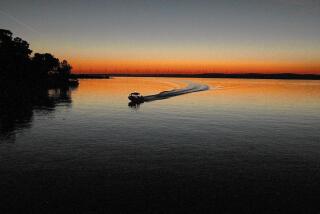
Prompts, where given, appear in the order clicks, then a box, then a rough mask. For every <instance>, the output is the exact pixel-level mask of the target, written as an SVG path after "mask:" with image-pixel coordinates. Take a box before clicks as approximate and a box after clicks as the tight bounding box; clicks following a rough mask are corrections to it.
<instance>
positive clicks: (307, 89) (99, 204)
mask: <svg viewBox="0 0 320 214" xmlns="http://www.w3.org/2000/svg"><path fill="white" fill-rule="evenodd" d="M190 83H192V84H197V85H207V86H208V87H209V90H206V91H200V92H196V93H190V94H184V95H181V96H174V97H171V98H169V99H164V100H156V101H152V102H147V103H143V104H141V105H135V106H131V107H130V106H128V99H127V96H128V94H129V93H131V92H133V91H138V92H140V93H142V94H143V95H152V94H157V93H159V92H161V91H168V90H172V89H179V88H184V87H187V86H188V84H190ZM30 97H34V96H30ZM27 98H28V99H29V96H27ZM27 98H25V99H27ZM26 103H27V104H26ZM0 109H1V111H0V115H1V117H0V119H1V120H0V142H1V143H0V175H1V177H0V199H1V200H0V208H1V210H2V213H10V212H11V211H16V212H17V211H18V212H20V213H61V212H69V213H107V212H111V213H133V212H142V213H150V212H151V213H177V212H179V211H183V212H186V213H208V212H214V211H216V212H218V213H233V212H237V213H288V212H297V213H318V212H320V206H319V203H318V201H319V198H320V197H319V195H320V184H319V182H318V181H319V180H320V114H319V113H320V81H302V80H240V79H179V78H113V79H107V80H81V81H80V86H79V87H78V88H76V89H73V90H50V91H49V93H45V95H43V94H42V95H41V96H37V99H33V101H32V102H31V101H30V102H26V101H25V100H22V101H21V97H20V99H16V100H15V101H12V102H9V103H8V102H6V103H4V102H2V103H1V108H0Z"/></svg>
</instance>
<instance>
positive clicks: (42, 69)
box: [0, 29, 77, 86]
mask: <svg viewBox="0 0 320 214" xmlns="http://www.w3.org/2000/svg"><path fill="white" fill-rule="evenodd" d="M31 53H32V50H30V48H29V44H28V42H26V41H25V40H23V39H21V38H19V37H13V35H12V32H11V31H9V30H4V29H0V82H1V83H10V84H12V82H19V83H23V84H24V85H30V83H32V85H37V86H39V85H42V86H43V85H44V86H57V85H59V86H61V85H64V86H65V85H70V84H77V82H76V81H72V80H70V74H71V69H72V67H71V65H70V64H69V63H68V62H67V61H66V60H63V61H62V62H60V61H59V59H58V58H55V57H54V56H53V55H52V54H50V53H45V54H40V53H35V54H34V55H33V56H31Z"/></svg>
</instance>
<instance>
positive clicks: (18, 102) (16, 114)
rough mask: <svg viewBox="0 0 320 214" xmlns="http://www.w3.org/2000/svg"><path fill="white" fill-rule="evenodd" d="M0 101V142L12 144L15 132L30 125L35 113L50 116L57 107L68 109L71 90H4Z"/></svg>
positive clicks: (0, 91) (0, 95)
mask: <svg viewBox="0 0 320 214" xmlns="http://www.w3.org/2000/svg"><path fill="white" fill-rule="evenodd" d="M0 100H1V102H0V140H1V141H4V140H6V141H7V142H13V141H14V136H15V133H16V132H17V131H21V130H23V129H25V128H28V127H30V126H31V125H32V120H33V115H34V112H35V111H40V112H41V113H42V114H50V113H51V112H53V111H54V110H55V107H56V106H57V105H61V104H63V105H64V106H66V107H70V104H71V88H54V89H47V88H36V89H35V88H27V87H25V88H24V87H23V88H6V89H2V90H0Z"/></svg>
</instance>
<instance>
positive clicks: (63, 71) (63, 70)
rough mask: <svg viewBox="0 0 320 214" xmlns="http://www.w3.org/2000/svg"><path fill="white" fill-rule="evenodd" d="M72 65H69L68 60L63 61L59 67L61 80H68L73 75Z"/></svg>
mask: <svg viewBox="0 0 320 214" xmlns="http://www.w3.org/2000/svg"><path fill="white" fill-rule="evenodd" d="M71 69H72V67H71V65H70V64H69V63H68V61H67V60H63V61H62V62H61V63H60V65H59V69H58V75H59V77H60V78H63V79H65V78H68V77H69V76H70V74H71Z"/></svg>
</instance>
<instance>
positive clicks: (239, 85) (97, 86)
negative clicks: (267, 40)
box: [73, 77, 320, 111]
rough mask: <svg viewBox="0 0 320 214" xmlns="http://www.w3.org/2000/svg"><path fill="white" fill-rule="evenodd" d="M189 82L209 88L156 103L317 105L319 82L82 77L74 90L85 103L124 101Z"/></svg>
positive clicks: (268, 107) (319, 104)
mask: <svg viewBox="0 0 320 214" xmlns="http://www.w3.org/2000/svg"><path fill="white" fill-rule="evenodd" d="M188 82H195V83H201V84H206V85H208V86H210V90H208V91H202V92H197V93H192V94H186V95H181V96H177V97H173V98H170V99H168V100H162V101H157V104H166V105H190V106H191V105H192V106H193V107H204V108H207V109H208V110H209V111H210V110H212V109H214V108H216V107H220V108H243V109H247V110H250V109H254V108H263V109H265V110H272V109H287V110H290V109H301V108H303V109H308V108H312V109H317V108H320V81H305V80H250V79H204V78H126V77H122V78H112V79H105V80H81V81H80V87H79V88H78V89H77V91H76V92H75V93H74V95H73V96H74V97H77V99H81V98H83V99H87V101H85V100H82V101H84V102H96V103H99V102H104V101H106V100H107V101H109V102H113V103H116V102H119V100H121V102H127V101H128V100H127V95H128V94H129V93H131V92H134V91H138V92H140V93H142V94H143V95H151V94H157V93H159V92H161V91H167V90H172V89H177V88H183V87H185V86H187V85H188Z"/></svg>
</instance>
